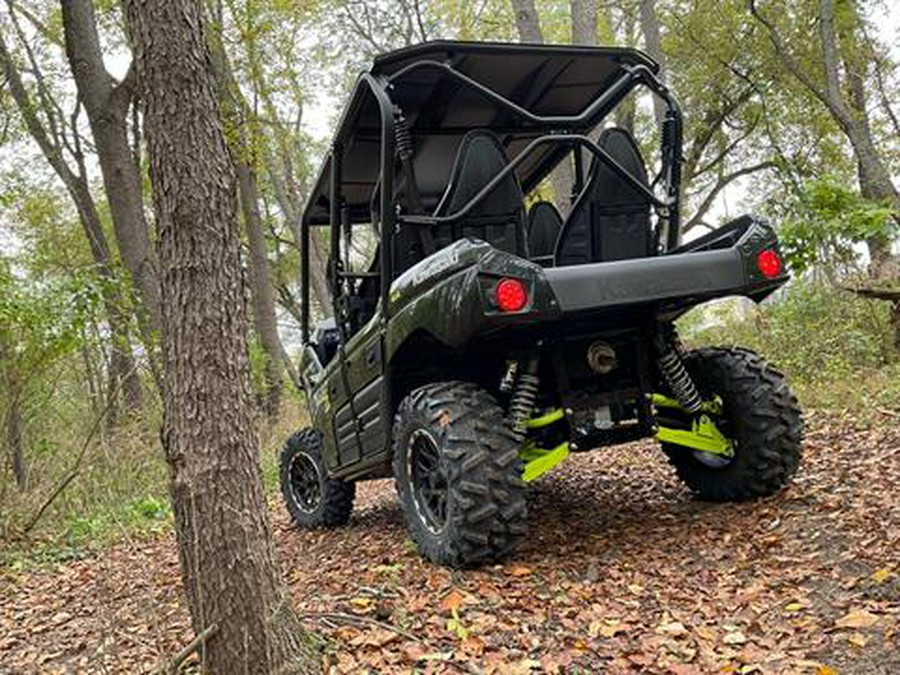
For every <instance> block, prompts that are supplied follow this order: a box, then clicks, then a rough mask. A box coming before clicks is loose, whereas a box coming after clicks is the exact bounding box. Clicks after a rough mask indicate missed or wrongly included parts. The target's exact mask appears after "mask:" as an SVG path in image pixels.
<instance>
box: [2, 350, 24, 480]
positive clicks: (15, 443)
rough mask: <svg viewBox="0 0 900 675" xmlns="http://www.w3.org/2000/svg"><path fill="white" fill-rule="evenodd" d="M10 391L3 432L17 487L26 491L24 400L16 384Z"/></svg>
mask: <svg viewBox="0 0 900 675" xmlns="http://www.w3.org/2000/svg"><path fill="white" fill-rule="evenodd" d="M0 351H2V350H0ZM8 389H9V391H8V392H7V394H8V403H7V407H6V414H5V415H4V418H3V431H4V435H5V436H6V450H7V453H8V455H9V463H10V465H11V466H12V471H13V476H15V478H16V487H18V488H19V490H23V491H24V490H26V489H27V488H28V467H27V466H26V465H25V444H24V441H23V440H22V398H21V393H20V391H19V390H18V388H17V387H16V386H15V384H14V383H13V384H12V386H9V387H8Z"/></svg>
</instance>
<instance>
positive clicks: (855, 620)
mask: <svg viewBox="0 0 900 675" xmlns="http://www.w3.org/2000/svg"><path fill="white" fill-rule="evenodd" d="M877 622H878V617H877V616H875V615H874V614H872V613H871V612H870V611H868V610H865V609H857V610H854V611H852V612H848V613H847V614H845V615H844V616H842V617H841V618H840V619H838V620H837V621H835V622H834V625H835V627H836V628H869V627H870V626H874V625H875V624H876V623H877Z"/></svg>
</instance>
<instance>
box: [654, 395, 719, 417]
mask: <svg viewBox="0 0 900 675" xmlns="http://www.w3.org/2000/svg"><path fill="white" fill-rule="evenodd" d="M650 402H651V403H652V404H653V405H655V406H656V407H657V408H675V409H676V410H684V408H683V407H682V406H681V404H680V403H679V402H678V401H677V400H675V399H674V398H672V397H670V396H666V395H665V394H650ZM700 411H701V412H705V413H710V414H713V415H721V414H722V401H721V399H719V398H718V397H716V398H715V399H713V400H712V401H703V403H701V404H700ZM685 412H687V411H686V410H685Z"/></svg>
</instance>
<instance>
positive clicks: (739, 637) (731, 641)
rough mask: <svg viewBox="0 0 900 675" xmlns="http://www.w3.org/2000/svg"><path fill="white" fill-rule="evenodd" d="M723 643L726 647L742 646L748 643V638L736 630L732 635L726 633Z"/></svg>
mask: <svg viewBox="0 0 900 675" xmlns="http://www.w3.org/2000/svg"><path fill="white" fill-rule="evenodd" d="M722 642H724V643H725V644H726V645H742V644H744V643H746V642H747V636H746V635H744V634H743V633H742V632H741V631H739V630H736V631H732V632H731V633H725V637H723V638H722Z"/></svg>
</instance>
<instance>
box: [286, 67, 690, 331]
mask: <svg viewBox="0 0 900 675" xmlns="http://www.w3.org/2000/svg"><path fill="white" fill-rule="evenodd" d="M425 69H436V70H440V71H442V72H443V73H444V74H445V75H447V76H448V77H450V78H451V79H453V80H456V81H457V82H458V83H459V84H460V85H462V86H464V87H468V88H469V89H471V90H473V91H475V92H477V93H479V94H481V95H482V96H484V97H486V98H488V99H489V100H490V101H492V102H494V103H495V104H497V105H498V106H499V107H501V108H503V109H505V110H506V111H507V112H509V113H511V114H513V115H514V116H516V117H518V118H520V119H522V120H524V121H525V122H528V123H530V124H533V125H535V126H537V127H543V128H547V127H549V128H550V132H549V133H547V134H544V135H542V136H539V137H538V138H535V139H534V140H532V141H531V142H530V143H529V144H528V145H527V146H526V147H525V148H524V149H523V150H522V151H521V152H520V153H519V154H518V155H516V157H515V158H514V159H513V160H512V161H511V162H510V163H509V164H508V165H507V166H506V167H505V168H504V169H503V170H502V171H500V172H499V173H498V174H497V175H496V176H495V177H494V178H493V179H492V180H491V181H490V182H489V183H488V184H487V185H486V186H485V187H484V188H483V189H482V190H480V191H479V192H478V194H476V195H475V196H474V197H472V198H471V199H470V200H469V201H468V202H467V203H466V204H464V205H463V206H462V207H460V208H459V209H457V210H456V211H455V212H453V213H450V214H447V215H444V216H428V215H413V214H400V213H398V212H397V210H396V209H395V207H394V203H393V202H394V186H393V183H394V174H395V172H394V168H395V162H396V156H395V148H396V125H397V116H398V114H399V113H400V112H401V109H400V107H399V106H398V105H397V104H396V103H395V102H394V101H393V100H392V99H391V95H390V92H391V90H392V89H393V88H394V85H395V84H396V83H397V82H399V81H400V80H402V79H403V78H405V77H407V76H409V75H410V74H412V73H414V72H416V71H420V70H425ZM621 69H622V71H623V73H622V75H621V77H619V78H618V79H617V80H615V81H614V82H613V83H612V84H611V85H610V86H609V87H607V88H606V89H605V90H604V91H603V93H601V94H600V95H599V96H597V97H596V98H595V99H594V100H593V102H591V103H590V104H589V105H588V106H587V107H586V108H585V109H584V110H583V111H582V112H581V113H579V114H578V115H571V116H569V115H546V116H542V115H536V114H534V113H532V112H531V111H529V110H527V109H525V108H523V107H521V106H520V105H518V104H517V103H515V102H514V101H510V100H509V99H507V98H505V97H504V96H501V95H500V94H498V93H497V92H495V91H493V90H492V89H490V88H488V87H486V86H484V85H483V84H481V83H480V82H478V81H476V80H474V79H472V78H470V77H468V76H466V75H465V74H463V73H461V72H459V71H458V70H456V69H454V68H453V66H452V65H451V64H450V63H444V62H440V61H435V60H432V59H422V60H420V61H416V62H414V63H411V64H409V65H407V66H405V67H403V68H401V69H400V70H398V71H397V72H395V73H393V74H391V75H389V76H384V75H373V74H372V73H363V74H362V75H360V77H359V79H358V80H357V84H356V89H355V91H354V94H353V97H352V98H351V100H353V101H355V100H357V99H358V97H359V94H360V92H361V90H368V91H369V92H370V93H371V94H372V95H373V97H374V99H375V101H376V103H377V105H378V109H379V114H380V118H381V130H380V131H381V134H380V136H381V138H380V141H381V149H380V156H379V166H380V189H379V193H380V194H379V208H378V211H379V223H380V236H381V242H380V246H379V256H380V258H379V276H380V284H379V290H380V294H379V295H380V297H379V300H380V302H379V307H380V312H381V319H382V321H386V320H387V319H388V318H389V316H390V302H389V300H390V286H391V280H392V277H393V270H392V269H391V268H392V261H393V256H392V255H391V252H392V248H393V238H394V235H395V234H396V231H397V228H398V225H410V226H419V227H430V226H434V225H441V224H453V223H457V222H459V221H460V220H461V219H463V218H465V217H466V215H467V214H468V213H469V212H470V211H471V210H472V209H473V208H474V207H475V206H477V205H478V204H479V203H480V202H481V200H483V199H484V198H485V197H487V195H488V194H490V192H491V191H492V190H493V189H495V188H496V187H497V186H498V185H499V184H500V183H501V182H502V181H503V179H504V178H505V177H506V176H507V175H509V174H510V173H511V172H513V171H515V170H516V168H518V167H519V166H520V165H521V164H522V162H523V161H524V160H525V158H526V157H528V156H529V155H530V154H532V153H533V152H534V151H535V150H537V149H538V148H539V147H541V146H544V145H547V144H551V145H558V146H559V150H558V151H557V152H553V153H550V154H549V155H548V156H547V158H546V159H545V160H544V163H543V164H545V165H548V168H547V172H549V170H550V169H552V168H553V167H554V166H556V165H557V164H558V163H559V161H560V160H561V159H562V157H563V156H565V155H566V154H567V153H569V152H570V151H572V150H573V149H575V150H577V153H578V154H577V155H576V158H577V160H578V161H576V163H575V164H576V189H577V190H580V189H581V187H582V186H583V180H584V177H583V167H582V163H581V151H582V150H587V151H588V152H589V153H591V154H592V155H593V156H594V157H595V158H596V159H597V160H599V161H601V162H603V163H604V164H606V165H607V166H609V167H610V169H612V170H613V171H614V172H615V173H616V174H617V175H618V176H620V177H621V178H622V179H624V180H626V181H627V182H628V183H629V184H630V185H632V186H633V187H634V188H636V189H637V190H638V191H640V192H641V193H643V194H644V195H645V196H646V197H647V198H648V199H649V200H650V202H651V203H652V204H653V205H654V207H656V209H657V213H658V215H659V217H660V226H661V225H662V223H663V222H664V223H665V226H666V239H665V244H666V246H665V248H666V250H672V249H674V248H676V247H677V246H678V245H679V243H680V234H681V232H680V229H681V228H680V203H679V194H680V183H681V162H682V156H681V155H682V128H683V120H682V114H681V108H680V106H679V105H678V101H677V100H676V99H675V97H674V96H673V95H672V93H671V92H670V90H669V89H668V88H667V87H666V86H665V85H664V84H663V83H662V82H660V80H659V79H658V78H657V77H656V75H655V74H654V73H653V71H652V70H651V69H650V68H648V67H647V66H645V65H642V64H638V65H625V64H622V65H621ZM640 85H643V86H646V87H647V88H648V89H649V90H650V91H651V93H652V94H653V95H654V96H656V97H658V98H660V99H662V100H663V102H664V103H665V105H666V114H665V118H664V121H663V125H662V126H663V131H662V139H661V152H662V165H661V169H660V173H659V174H658V175H657V176H656V178H655V179H654V181H653V186H655V185H656V184H657V183H659V181H660V180H662V181H663V184H664V187H665V190H664V191H665V196H664V197H663V198H659V197H657V196H656V193H655V192H654V190H653V189H652V187H651V188H649V189H648V187H647V186H646V185H645V184H644V183H643V182H642V181H640V180H639V179H637V178H636V177H635V176H634V175H632V174H631V173H630V172H629V171H628V170H627V169H625V168H624V167H622V166H621V165H620V164H619V163H618V162H616V161H615V160H614V159H613V158H612V157H611V156H610V155H609V154H608V153H607V152H606V151H604V150H603V149H602V148H601V147H600V146H599V145H598V144H597V143H596V142H595V141H593V140H592V139H590V138H588V137H587V136H585V135H584V134H583V133H578V132H579V131H584V130H586V129H588V128H593V127H595V126H596V125H598V124H599V123H600V122H601V121H602V120H603V119H604V118H605V117H606V116H607V115H608V114H609V113H610V112H611V111H612V110H613V109H614V108H615V107H616V106H617V105H618V104H619V103H620V102H621V101H622V99H623V98H625V96H627V95H628V94H629V93H630V92H631V91H633V90H634V89H635V88H637V87H638V86H640ZM344 114H345V116H346V115H347V112H346V111H345V113H344ZM342 122H343V119H342ZM339 129H341V131H339V132H338V135H337V136H336V137H335V140H334V142H333V143H332V147H331V151H330V159H331V175H330V197H329V206H330V216H329V221H330V223H329V224H330V228H331V240H330V250H331V256H330V258H331V261H330V268H329V270H328V274H329V275H330V277H331V278H332V279H333V280H334V281H335V283H334V284H332V286H333V288H334V289H335V291H337V290H338V289H339V288H340V287H341V284H339V283H337V282H338V281H340V280H342V279H354V278H368V277H371V276H372V274H371V273H363V274H360V273H352V272H344V271H342V270H340V269H339V266H338V261H339V252H340V236H341V231H342V229H343V227H344V226H345V225H349V214H347V213H346V212H345V209H343V206H342V202H343V198H342V196H341V184H342V181H341V177H342V170H343V167H342V155H343V144H344V138H343V124H341V125H340V127H339ZM543 173H544V174H545V173H546V172H543ZM345 221H346V222H345ZM311 227H312V224H311V223H310V222H309V220H308V219H307V218H306V217H303V218H302V220H301V223H300V238H301V241H300V249H301V251H300V283H301V293H302V298H301V330H302V338H303V344H304V345H305V344H308V343H309V332H310V331H309V296H310V290H309V266H310V257H309V242H310V228H311ZM385 235H387V241H385ZM333 300H334V305H335V306H334V311H335V316H336V317H337V313H338V309H339V308H338V301H339V297H338V293H337V292H336V293H335V297H334V299H333ZM338 325H339V326H340V325H341V322H340V321H338ZM341 331H342V333H343V328H342V329H341ZM344 337H345V338H346V336H344Z"/></svg>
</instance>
